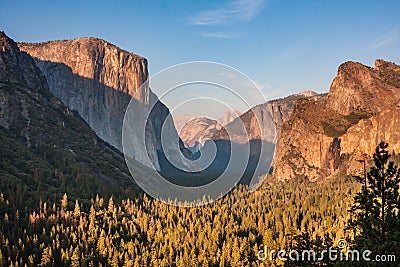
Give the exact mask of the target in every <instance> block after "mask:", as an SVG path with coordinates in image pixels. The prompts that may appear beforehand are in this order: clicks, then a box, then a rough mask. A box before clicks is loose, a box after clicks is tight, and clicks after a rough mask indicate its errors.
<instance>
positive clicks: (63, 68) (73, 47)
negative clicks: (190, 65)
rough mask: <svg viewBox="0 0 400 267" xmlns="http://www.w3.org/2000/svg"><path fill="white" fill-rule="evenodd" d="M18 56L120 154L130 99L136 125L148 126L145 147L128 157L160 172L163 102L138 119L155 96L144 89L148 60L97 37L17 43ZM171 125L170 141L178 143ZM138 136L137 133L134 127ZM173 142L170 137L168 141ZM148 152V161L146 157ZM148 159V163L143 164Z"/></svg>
mask: <svg viewBox="0 0 400 267" xmlns="http://www.w3.org/2000/svg"><path fill="white" fill-rule="evenodd" d="M19 47H20V49H21V50H22V51H25V52H27V53H28V54H29V55H31V56H32V57H33V58H34V59H35V63H36V65H37V66H38V67H39V68H40V70H41V71H42V72H43V74H44V75H45V76H46V79H47V82H48V84H49V88H50V91H51V92H52V93H53V94H54V95H55V96H57V97H58V98H60V99H61V100H62V101H63V102H64V103H65V104H66V105H67V106H68V107H69V108H71V109H73V110H76V111H78V112H79V114H80V115H81V116H82V118H83V119H84V120H85V121H86V122H87V123H88V124H89V126H90V127H91V128H92V129H93V130H94V131H95V132H96V133H97V135H98V136H99V137H101V138H102V139H103V140H105V141H107V142H108V143H110V144H111V145H113V146H115V147H116V148H118V149H119V150H121V151H122V138H121V135H122V124H123V119H124V114H125V110H126V108H127V106H128V104H129V101H130V100H131V98H132V97H134V98H135V99H134V101H136V103H135V105H136V107H135V111H137V116H138V117H140V119H141V121H149V123H148V127H147V131H146V140H149V142H148V143H147V144H146V146H147V147H146V146H145V145H144V144H138V146H137V147H136V149H135V151H133V155H132V156H133V157H134V158H135V159H136V160H138V161H139V162H141V163H143V164H146V165H151V164H153V165H155V167H156V168H159V167H160V166H159V163H158V155H157V153H158V152H157V151H158V150H160V149H161V144H160V138H159V135H160V132H161V127H162V123H163V122H164V121H165V119H166V118H167V117H168V115H169V110H168V108H167V107H166V106H165V105H163V104H162V103H158V104H157V105H155V109H156V110H154V112H152V113H151V114H152V116H158V117H157V119H155V118H144V117H143V118H141V116H144V115H143V114H146V112H144V110H146V108H147V107H148V106H149V105H150V103H154V102H157V101H158V100H157V97H156V96H155V95H154V94H153V93H152V91H151V90H150V88H149V87H148V86H142V87H141V85H142V84H143V83H144V82H146V81H147V80H148V69H147V60H146V59H145V58H143V57H140V56H138V55H135V54H132V53H130V52H128V51H125V50H122V49H120V48H118V47H116V46H115V45H112V44H110V43H108V42H106V41H104V40H101V39H97V38H79V39H75V40H66V41H50V42H45V43H39V44H29V43H20V44H19ZM167 123H169V124H171V125H170V127H168V126H167V128H169V129H171V134H172V135H174V137H173V138H178V137H177V134H176V131H175V129H174V126H173V123H172V122H171V121H167ZM137 128H138V129H137V131H142V130H143V129H139V127H137ZM171 138H172V137H171ZM147 153H148V156H147V155H146V154H147ZM148 158H150V159H151V161H152V162H149V161H148Z"/></svg>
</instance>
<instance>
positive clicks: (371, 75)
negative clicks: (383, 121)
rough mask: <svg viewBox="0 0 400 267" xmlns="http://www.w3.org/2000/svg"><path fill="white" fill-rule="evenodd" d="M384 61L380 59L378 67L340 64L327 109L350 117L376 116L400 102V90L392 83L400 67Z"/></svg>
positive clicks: (330, 91)
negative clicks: (377, 113)
mask: <svg viewBox="0 0 400 267" xmlns="http://www.w3.org/2000/svg"><path fill="white" fill-rule="evenodd" d="M384 62H385V61H383V60H376V62H375V68H371V67H367V66H364V65H362V64H361V63H356V62H346V63H344V64H342V65H340V67H339V70H338V72H337V75H336V77H335V78H334V80H333V82H332V85H331V88H330V90H329V94H328V97H327V101H326V106H327V107H328V108H331V109H333V110H336V111H337V112H339V113H340V114H342V115H346V116H347V115H351V114H354V113H368V114H374V113H376V112H379V111H380V110H381V109H382V108H384V107H385V106H387V105H390V104H393V103H396V102H397V101H398V100H400V94H399V88H398V87H396V82H395V81H392V79H395V77H397V75H395V73H396V72H398V66H396V65H395V64H393V63H388V62H387V63H384ZM396 69H397V71H396ZM397 82H398V81H397ZM398 85H399V84H397V86H398Z"/></svg>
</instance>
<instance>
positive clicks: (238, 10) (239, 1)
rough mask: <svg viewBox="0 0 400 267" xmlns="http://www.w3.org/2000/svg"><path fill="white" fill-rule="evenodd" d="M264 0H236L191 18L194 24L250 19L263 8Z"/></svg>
mask: <svg viewBox="0 0 400 267" xmlns="http://www.w3.org/2000/svg"><path fill="white" fill-rule="evenodd" d="M263 3H264V0H235V1H233V2H228V3H227V4H225V6H223V7H222V8H220V9H212V10H206V11H202V12H200V13H198V14H197V15H196V16H194V17H192V18H190V24H193V25H218V24H225V23H229V22H232V21H249V20H251V19H253V18H254V17H255V16H256V15H257V14H258V13H259V12H260V10H261V5H262V4H263Z"/></svg>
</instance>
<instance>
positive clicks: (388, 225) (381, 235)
mask: <svg viewBox="0 0 400 267" xmlns="http://www.w3.org/2000/svg"><path fill="white" fill-rule="evenodd" d="M387 148H388V144H387V143H385V142H381V143H380V144H379V145H378V146H377V147H376V150H375V153H374V156H373V159H374V166H373V167H372V168H371V169H370V171H369V172H368V174H367V175H366V177H365V179H366V180H364V179H362V178H361V177H357V180H358V181H359V182H362V183H363V184H364V185H363V187H362V190H361V192H359V193H358V194H357V195H356V196H355V197H354V204H353V206H352V207H351V209H350V212H351V214H352V219H350V221H349V225H350V228H351V229H353V231H354V232H355V233H356V235H357V236H356V238H355V246H356V247H359V248H364V249H369V250H371V251H373V252H374V253H390V252H393V253H396V252H398V251H395V250H396V248H397V249H398V247H399V244H400V216H399V209H400V195H399V186H400V170H399V168H398V166H396V165H395V164H394V163H393V162H391V161H389V158H390V155H389V153H388V150H387ZM353 218H354V219H353Z"/></svg>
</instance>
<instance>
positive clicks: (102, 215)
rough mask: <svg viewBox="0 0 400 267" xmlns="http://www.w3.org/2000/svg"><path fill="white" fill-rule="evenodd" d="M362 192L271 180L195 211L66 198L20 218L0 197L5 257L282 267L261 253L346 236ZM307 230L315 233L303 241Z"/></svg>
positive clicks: (347, 186)
mask: <svg viewBox="0 0 400 267" xmlns="http://www.w3.org/2000/svg"><path fill="white" fill-rule="evenodd" d="M357 190H358V185H357V184H356V183H352V182H349V181H345V180H343V181H338V180H335V181H332V182H327V183H323V184H315V183H309V182H302V183H301V184H300V183H297V182H287V183H268V184H265V185H263V187H262V188H261V189H260V190H257V191H255V192H249V191H248V189H247V188H246V187H244V186H239V187H237V188H235V189H234V190H233V191H232V192H231V193H230V194H228V195H226V196H225V197H223V198H222V199H220V200H218V201H215V202H213V203H211V204H209V205H205V206H200V207H194V208H183V207H174V206H170V205H166V204H164V203H161V202H159V201H156V200H152V199H149V198H148V197H147V196H146V195H143V196H141V197H139V198H137V199H135V200H130V199H124V200H122V201H117V200H116V199H115V198H108V199H107V198H106V199H103V198H101V197H98V196H96V197H95V198H94V199H92V200H91V201H90V204H89V205H85V203H81V202H80V201H79V202H77V201H76V200H74V198H73V197H70V196H69V195H68V196H67V195H65V196H64V197H62V196H60V198H59V199H57V200H56V201H55V203H50V202H45V203H39V205H36V207H37V208H36V209H34V210H30V211H25V212H20V213H19V216H18V217H19V220H18V221H17V220H16V217H17V216H15V215H16V210H15V209H14V207H13V206H11V205H10V204H9V202H8V201H7V197H8V196H7V197H2V195H0V209H1V210H0V221H1V224H0V241H1V243H0V252H1V254H0V255H2V258H3V260H4V262H5V265H6V266H10V265H11V264H14V266H15V264H16V263H17V262H18V263H19V266H21V263H23V264H25V263H26V264H27V265H28V266H37V265H39V264H41V265H42V266H51V265H53V266H185V267H186V266H282V265H283V262H278V261H276V262H274V263H271V262H268V261H265V262H261V261H259V260H258V259H257V251H258V250H259V249H260V248H261V247H263V245H267V246H268V247H269V248H272V249H281V248H288V246H291V243H292V242H290V241H291V238H289V236H293V237H294V238H293V245H294V246H297V244H299V245H298V246H301V245H303V246H308V243H304V242H305V241H304V240H307V242H310V244H311V246H312V247H316V246H320V248H324V246H326V245H328V243H327V242H328V241H329V240H336V239H338V238H343V237H346V234H345V232H344V231H343V229H344V227H345V222H346V221H347V220H348V219H349V218H348V215H347V209H349V208H350V206H349V204H350V200H351V196H352V195H353V193H354V192H355V191H357ZM68 203H72V204H73V203H75V205H70V204H68ZM46 207H51V208H46ZM78 207H79V208H78ZM78 210H79V212H78ZM6 214H7V215H8V219H7V220H6V219H5V215H6ZM302 232H307V233H310V234H309V235H308V236H303V239H301V233H302ZM298 235H300V237H297V236H298ZM302 240H303V241H304V242H303V241H302Z"/></svg>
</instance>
